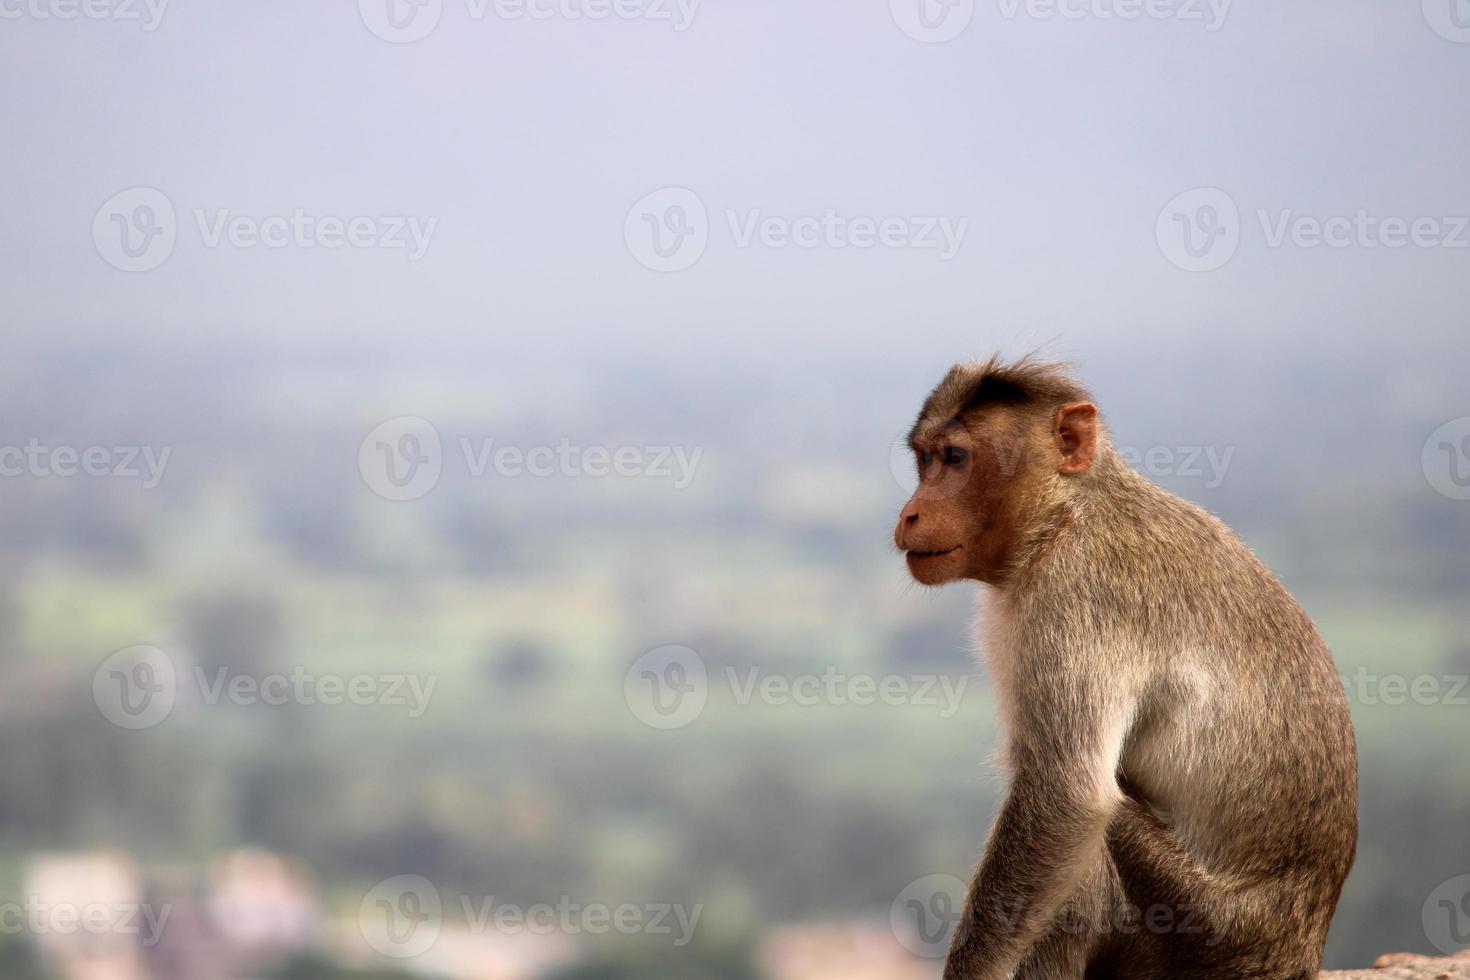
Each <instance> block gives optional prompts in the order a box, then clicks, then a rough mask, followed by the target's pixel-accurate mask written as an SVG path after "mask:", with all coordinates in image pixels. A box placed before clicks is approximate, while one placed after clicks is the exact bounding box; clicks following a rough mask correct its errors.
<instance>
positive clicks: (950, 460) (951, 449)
mask: <svg viewBox="0 0 1470 980" xmlns="http://www.w3.org/2000/svg"><path fill="white" fill-rule="evenodd" d="M969 458H970V454H969V453H967V452H965V451H964V450H963V449H961V448H960V447H959V446H945V447H944V465H945V466H959V465H960V464H961V463H963V462H964V461H965V460H967V459H969Z"/></svg>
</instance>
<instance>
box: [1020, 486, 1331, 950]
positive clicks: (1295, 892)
mask: <svg viewBox="0 0 1470 980" xmlns="http://www.w3.org/2000/svg"><path fill="white" fill-rule="evenodd" d="M1115 465H1117V466H1118V467H1120V468H1122V469H1124V470H1126V468H1125V467H1122V464H1121V462H1116V463H1115ZM1107 486H1108V487H1109V488H1110V492H1109V493H1107V494H1105V495H1099V496H1095V497H1089V498H1087V499H1086V501H1085V503H1084V504H1082V505H1081V506H1078V507H1076V508H1075V509H1072V510H1071V511H1070V512H1069V513H1067V514H1066V515H1064V517H1063V519H1062V520H1060V521H1058V522H1057V524H1056V526H1055V527H1054V528H1053V530H1052V532H1051V534H1050V538H1049V540H1048V541H1047V542H1046V543H1045V545H1044V546H1043V547H1042V548H1040V549H1038V551H1037V553H1036V554H1035V555H1034V556H1033V559H1032V564H1033V569H1032V571H1031V573H1030V574H1031V575H1032V576H1033V581H1034V584H1036V585H1038V586H1040V588H1039V589H1038V590H1037V591H1038V592H1039V593H1040V594H1042V595H1043V596H1044V595H1045V591H1046V581H1047V579H1048V577H1049V576H1048V565H1051V566H1052V567H1054V568H1056V569H1057V570H1058V571H1059V574H1057V575H1056V576H1055V578H1056V581H1057V582H1058V583H1061V582H1066V583H1068V584H1069V587H1070V588H1072V589H1075V588H1076V585H1077V582H1078V581H1079V580H1080V581H1082V582H1085V583H1086V585H1085V590H1086V593H1087V594H1086V595H1085V596H1080V597H1078V596H1072V597H1070V598H1069V597H1067V596H1060V595H1055V596H1052V597H1050V599H1049V600H1048V599H1045V598H1043V599H1042V600H1041V601H1049V602H1050V603H1052V604H1054V605H1053V609H1055V608H1066V609H1067V610H1068V613H1067V615H1065V616H1063V617H1062V620H1063V621H1064V622H1066V623H1068V624H1069V626H1068V628H1069V629H1070V631H1072V632H1074V634H1075V635H1074V636H1073V637H1072V642H1074V643H1077V644H1079V645H1087V644H1099V645H1101V646H1103V647H1106V646H1108V645H1109V644H1114V645H1118V646H1120V647H1123V648H1125V650H1126V652H1125V654H1124V655H1122V656H1119V657H1118V658H1117V659H1116V660H1115V661H1114V662H1115V663H1116V664H1117V665H1118V670H1119V671H1120V673H1121V675H1122V676H1120V678H1119V683H1120V684H1122V685H1124V686H1126V687H1127V688H1129V689H1130V694H1131V696H1132V697H1133V698H1135V703H1136V705H1137V711H1136V713H1135V715H1134V717H1133V718H1132V724H1131V726H1130V729H1129V732H1128V735H1127V738H1126V741H1125V744H1124V751H1123V755H1122V764H1121V771H1120V773H1119V776H1120V780H1121V781H1122V782H1123V784H1124V785H1125V786H1126V787H1127V789H1128V791H1129V792H1130V793H1132V794H1133V795H1135V797H1136V798H1138V799H1140V800H1141V801H1142V802H1144V803H1146V804H1147V805H1148V807H1149V808H1151V810H1152V811H1153V812H1154V813H1155V814H1157V815H1158V817H1159V818H1160V819H1161V820H1162V821H1163V823H1164V824H1165V825H1166V826H1167V827H1168V828H1169V832H1170V834H1171V835H1172V837H1173V838H1174V840H1175V841H1176V842H1177V844H1178V845H1179V846H1180V847H1182V848H1183V849H1184V851H1185V852H1186V853H1187V854H1188V855H1189V857H1190V858H1191V859H1192V860H1193V861H1194V862H1196V863H1197V865H1198V868H1199V870H1200V872H1201V873H1203V874H1205V875H1207V876H1209V878H1211V879H1213V880H1215V881H1217V882H1219V883H1221V884H1222V885H1223V886H1224V887H1225V888H1226V889H1227V890H1229V891H1231V892H1232V893H1234V894H1236V895H1238V896H1239V898H1240V901H1241V907H1242V910H1243V911H1244V910H1245V909H1247V908H1248V909H1250V910H1251V912H1252V913H1254V914H1261V915H1266V916H1268V917H1269V916H1272V915H1274V916H1275V919H1274V922H1275V923H1276V924H1275V925H1274V926H1267V928H1279V929H1281V930H1285V931H1287V932H1291V933H1295V936H1293V937H1292V939H1293V940H1294V941H1295V942H1296V945H1297V946H1298V947H1299V946H1300V938H1302V937H1308V938H1309V939H1310V941H1311V942H1313V943H1315V944H1316V945H1317V946H1318V948H1319V949H1320V944H1321V942H1323V941H1325V937H1326V932H1327V927H1328V924H1329V923H1330V920H1331V915H1332V912H1333V909H1334V908H1335V906H1336V903H1337V898H1338V896H1339V894H1340V891H1341V887H1342V883H1343V880H1344V879H1345V878H1346V876H1347V873H1348V870H1349V868H1350V867H1351V865H1352V861H1353V855H1354V851H1355V848H1356V840H1357V755H1356V748H1355V744H1354V738H1353V729H1352V722H1351V718H1350V716H1349V712H1348V704H1347V698H1346V694H1345V691H1344V687H1343V685H1342V683H1341V680H1340V678H1339V676H1338V674H1337V671H1336V668H1335V666H1334V665H1333V662H1332V658H1331V655H1330V653H1329V652H1328V650H1327V647H1326V644H1325V643H1324V642H1323V640H1322V638H1321V636H1320V635H1319V634H1318V632H1317V630H1316V629H1315V627H1314V626H1313V625H1312V623H1311V621H1310V620H1309V619H1308V617H1307V616H1306V614H1305V613H1304V612H1303V611H1302V609H1301V607H1300V606H1299V605H1298V604H1297V603H1296V601H1295V600H1294V599H1293V598H1292V597H1291V596H1290V594H1289V593H1287V591H1286V589H1285V588H1284V587H1283V586H1282V585H1281V584H1280V583H1279V582H1278V581H1277V580H1276V579H1275V577H1274V576H1273V575H1272V574H1271V573H1270V572H1269V571H1268V570H1267V569H1266V567H1265V566H1264V564H1262V563H1261V562H1260V561H1259V560H1258V559H1257V558H1256V556H1255V555H1254V554H1253V553H1252V552H1251V551H1250V549H1249V548H1247V547H1246V545H1245V544H1244V542H1242V541H1241V540H1240V539H1239V538H1238V537H1237V536H1236V535H1235V534H1234V533H1233V532H1231V531H1230V529H1229V528H1227V527H1226V526H1225V525H1224V524H1223V523H1221V522H1220V521H1218V520H1217V519H1215V518H1214V517H1212V516H1210V515H1209V514H1207V513H1205V512H1204V511H1203V510H1201V509H1199V508H1197V507H1195V506H1193V505H1191V504H1189V503H1186V502H1185V501H1182V500H1179V499H1178V498H1176V497H1173V496H1172V495H1170V494H1168V493H1166V492H1165V491H1163V490H1162V489H1161V488H1159V487H1157V486H1155V485H1154V484H1152V483H1150V482H1149V481H1147V480H1145V479H1144V478H1143V477H1141V476H1139V475H1137V474H1135V473H1133V472H1132V471H1131V470H1126V472H1123V473H1119V474H1115V475H1114V478H1113V479H1110V480H1108V481H1107ZM1063 571H1064V574H1062V573H1061V572H1063ZM1079 600H1080V601H1079ZM1127 648H1132V649H1127ZM1104 656H1106V652H1104ZM1130 664H1131V665H1134V666H1132V667H1131V668H1130V666H1129V665H1130ZM1138 665H1141V666H1138ZM1253 917H1254V916H1253ZM1265 921H1267V922H1271V921H1273V920H1272V919H1270V918H1267V919H1266V920H1265ZM1287 945H1290V943H1287Z"/></svg>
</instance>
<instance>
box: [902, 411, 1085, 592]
mask: <svg viewBox="0 0 1470 980" xmlns="http://www.w3.org/2000/svg"><path fill="white" fill-rule="evenodd" d="M1096 415H1097V409H1095V408H1094V407H1093V406H1092V405H1091V404H1088V403H1086V402H1077V403H1072V404H1068V405H1063V406H1061V407H1060V408H1059V409H1057V410H1056V411H1055V413H1054V414H1053V413H1047V412H1036V411H1025V410H1021V409H1017V408H1013V407H1009V406H1004V405H997V406H990V407H987V408H984V409H982V410H979V411H976V412H973V413H971V414H970V415H967V416H966V417H964V418H963V419H948V420H931V421H928V422H926V421H924V420H921V421H920V424H919V425H918V426H916V427H915V430H914V433H913V435H912V436H911V437H910V444H911V447H912V448H913V451H914V461H915V463H916V464H917V466H918V470H919V486H918V488H917V489H916V490H915V491H914V495H913V496H912V497H910V498H909V501H908V503H907V504H905V505H904V508H903V511H902V512H901V513H900V514H899V515H898V526H897V527H896V528H894V531H893V540H894V543H895V544H897V545H898V547H899V549H900V550H901V551H903V552H904V558H905V560H906V561H907V562H908V567H909V573H910V574H912V575H913V577H914V579H915V580H916V581H918V582H920V583H921V584H923V585H943V584H944V583H946V582H953V581H955V580H956V579H962V578H963V579H976V580H978V581H981V582H990V583H997V582H998V581H999V580H1000V579H1001V578H1002V577H1003V575H1004V572H1005V569H1006V566H1007V562H1008V561H1009V560H1010V558H1011V556H1012V555H1013V554H1014V553H1015V551H1016V546H1017V544H1018V543H1019V542H1020V541H1021V540H1022V538H1023V537H1024V535H1025V533H1026V528H1027V527H1028V526H1029V523H1030V522H1031V521H1032V520H1033V518H1034V515H1035V514H1036V513H1037V512H1038V509H1039V508H1040V507H1041V505H1042V502H1043V498H1044V497H1045V496H1046V494H1045V491H1044V489H1043V487H1044V483H1045V481H1047V480H1049V479H1052V478H1053V474H1058V473H1060V474H1062V475H1063V476H1078V475H1080V474H1082V473H1085V472H1087V470H1088V469H1089V468H1090V467H1091V465H1092V457H1093V453H1094V451H1095V449H1096V444H1097V441H1096V431H1097V430H1096V422H1095V419H1096Z"/></svg>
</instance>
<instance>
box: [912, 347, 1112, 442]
mask: <svg viewBox="0 0 1470 980" xmlns="http://www.w3.org/2000/svg"><path fill="white" fill-rule="evenodd" d="M1091 397H1092V396H1091V395H1090V394H1089V393H1088V391H1087V389H1086V388H1084V387H1083V386H1082V385H1081V384H1079V383H1078V382H1077V381H1075V380H1074V379H1073V378H1072V375H1071V365H1068V364H1064V363H1060V362H1055V361H1045V360H1042V359H1041V358H1040V357H1038V356H1037V355H1035V354H1027V355H1026V356H1025V357H1022V358H1019V359H1018V360H1015V361H1011V362H1006V361H1003V360H1001V357H1000V355H999V354H996V355H992V356H991V357H990V358H989V359H987V360H984V361H968V362H965V363H961V364H956V365H955V366H954V367H952V368H950V369H949V373H948V374H946V375H945V376H944V379H943V380H942V381H940V382H939V384H938V385H937V386H936V387H935V388H934V390H933V391H932V392H930V393H929V397H928V398H926V399H925V400H924V407H923V408H922V409H920V410H919V417H918V419H917V421H915V423H914V432H915V433H917V432H918V431H919V430H920V429H923V428H929V427H931V426H936V425H940V426H942V425H949V424H951V423H953V422H957V421H959V420H961V419H963V418H964V417H965V416H967V415H969V414H971V413H972V412H975V411H978V410H979V409H982V408H985V407H987V406H990V405H1014V406H1021V407H1039V408H1051V407H1054V406H1061V405H1065V404H1067V403H1069V402H1085V401H1091Z"/></svg>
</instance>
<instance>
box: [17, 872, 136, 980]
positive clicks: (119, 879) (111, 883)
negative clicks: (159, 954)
mask: <svg viewBox="0 0 1470 980" xmlns="http://www.w3.org/2000/svg"><path fill="white" fill-rule="evenodd" d="M22 904H23V908H22V909H21V910H20V914H21V915H22V916H24V919H23V921H22V924H21V925H22V929H23V930H24V932H25V933H26V934H27V935H29V936H31V937H32V938H33V939H34V940H35V943H36V947H37V949H38V950H39V951H40V954H41V956H42V958H43V959H44V960H45V962H46V964H47V965H48V966H49V967H50V968H51V969H52V970H53V971H55V972H56V973H57V974H58V975H59V976H60V977H61V978H62V980H154V978H153V977H152V976H151V975H150V974H149V973H148V971H147V968H146V965H145V962H144V958H143V940H144V938H145V937H146V936H147V935H148V932H147V930H148V928H149V927H148V924H147V921H146V917H145V916H144V915H143V912H144V911H145V910H144V907H143V905H144V898H143V885H142V879H141V877H140V875H139V873H138V869H137V866H136V865H134V864H133V862H132V861H130V860H129V859H128V858H127V857H125V856H123V855H121V854H113V853H98V854H48V855H42V856H39V857H37V858H34V859H33V860H32V861H31V862H30V865H29V867H28V868H27V870H26V875H25V895H24V898H23V900H22ZM160 915H162V913H161V912H160V913H158V915H156V916H155V921H157V918H158V916H160ZM134 930H142V932H135V931H134Z"/></svg>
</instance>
